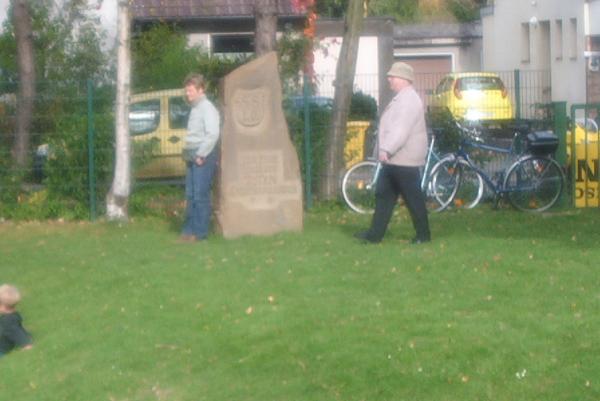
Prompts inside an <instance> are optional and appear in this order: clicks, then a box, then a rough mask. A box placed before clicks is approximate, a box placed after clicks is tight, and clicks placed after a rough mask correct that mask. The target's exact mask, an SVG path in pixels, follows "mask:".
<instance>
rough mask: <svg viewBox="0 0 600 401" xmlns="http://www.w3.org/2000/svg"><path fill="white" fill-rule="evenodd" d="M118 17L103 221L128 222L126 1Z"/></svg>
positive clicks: (128, 33)
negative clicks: (111, 156)
mask: <svg viewBox="0 0 600 401" xmlns="http://www.w3.org/2000/svg"><path fill="white" fill-rule="evenodd" d="M118 7H119V8H118V15H117V20H118V21H117V26H118V37H117V99H116V117H115V136H116V140H115V152H116V153H115V175H114V177H113V182H112V186H111V188H110V191H109V192H108V194H107V195H106V217H107V218H108V219H109V220H127V219H128V208H127V205H128V200H129V194H130V192H131V151H130V149H131V144H130V139H129V92H130V81H131V52H130V42H131V27H130V24H131V19H130V13H129V0H119V4H118Z"/></svg>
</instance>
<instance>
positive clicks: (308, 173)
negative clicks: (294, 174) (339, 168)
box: [302, 74, 312, 209]
mask: <svg viewBox="0 0 600 401" xmlns="http://www.w3.org/2000/svg"><path fill="white" fill-rule="evenodd" d="M308 81H309V79H308V74H304V79H303V97H304V99H303V102H302V103H303V105H304V191H305V196H306V209H310V208H311V207H312V168H311V165H312V160H311V153H312V152H311V150H312V149H311V143H310V105H309V104H308V103H309V101H310V99H309V98H310V85H309V82H308Z"/></svg>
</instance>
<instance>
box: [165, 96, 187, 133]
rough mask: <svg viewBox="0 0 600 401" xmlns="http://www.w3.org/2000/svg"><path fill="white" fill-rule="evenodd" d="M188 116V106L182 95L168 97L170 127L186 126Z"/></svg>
mask: <svg viewBox="0 0 600 401" xmlns="http://www.w3.org/2000/svg"><path fill="white" fill-rule="evenodd" d="M189 116H190V106H189V104H188V103H187V102H186V101H185V100H184V99H183V98H182V97H180V96H178V97H170V98H169V128H170V129H181V128H187V121H188V117H189Z"/></svg>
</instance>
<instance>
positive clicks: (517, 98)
mask: <svg viewBox="0 0 600 401" xmlns="http://www.w3.org/2000/svg"><path fill="white" fill-rule="evenodd" d="M514 74H515V76H514V77H515V118H516V119H517V120H520V119H521V71H520V70H515V72H514Z"/></svg>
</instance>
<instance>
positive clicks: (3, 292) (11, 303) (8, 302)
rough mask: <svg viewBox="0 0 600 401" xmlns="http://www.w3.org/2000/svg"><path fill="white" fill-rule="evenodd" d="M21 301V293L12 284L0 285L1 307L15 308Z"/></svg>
mask: <svg viewBox="0 0 600 401" xmlns="http://www.w3.org/2000/svg"><path fill="white" fill-rule="evenodd" d="M19 301H21V293H20V292H19V290H18V289H17V287H15V286H13V285H10V284H3V285H0V305H3V306H5V307H8V308H14V307H15V306H16V305H17V304H18V303H19Z"/></svg>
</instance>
